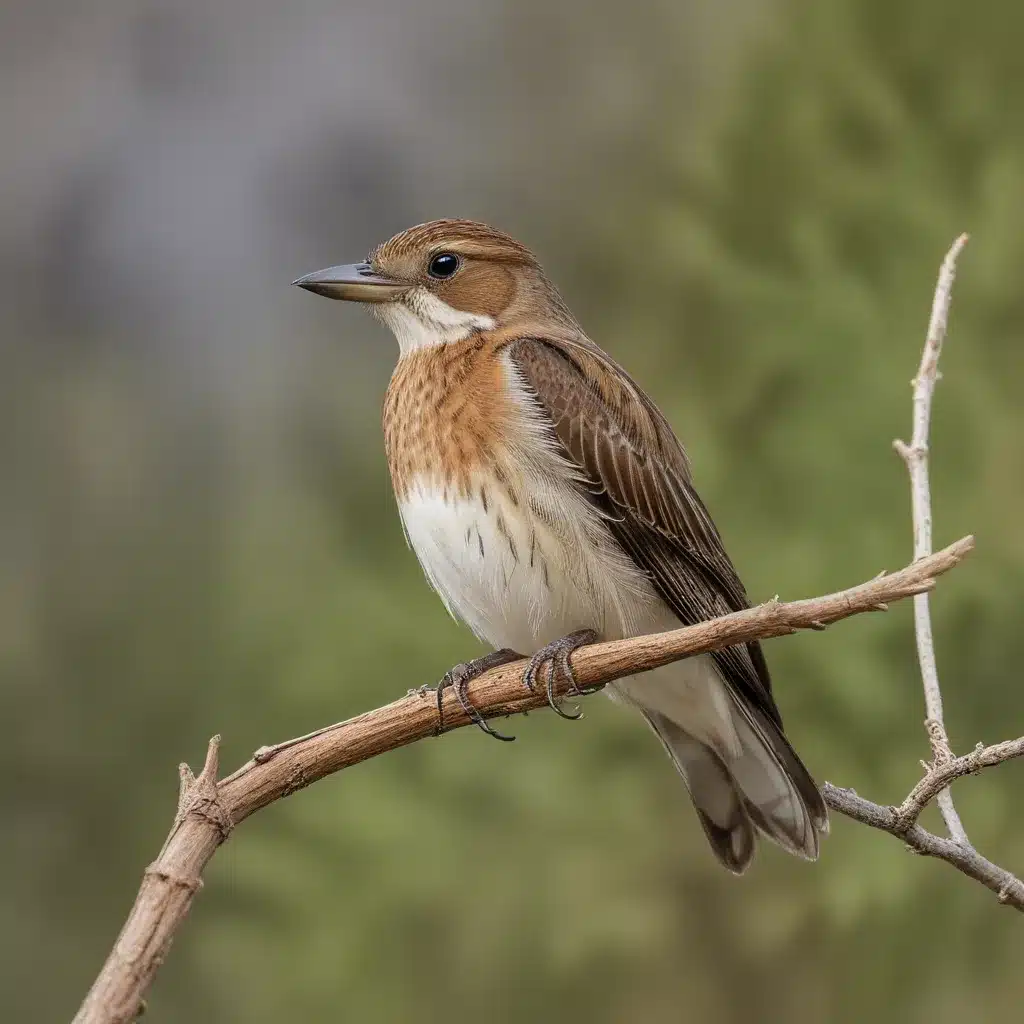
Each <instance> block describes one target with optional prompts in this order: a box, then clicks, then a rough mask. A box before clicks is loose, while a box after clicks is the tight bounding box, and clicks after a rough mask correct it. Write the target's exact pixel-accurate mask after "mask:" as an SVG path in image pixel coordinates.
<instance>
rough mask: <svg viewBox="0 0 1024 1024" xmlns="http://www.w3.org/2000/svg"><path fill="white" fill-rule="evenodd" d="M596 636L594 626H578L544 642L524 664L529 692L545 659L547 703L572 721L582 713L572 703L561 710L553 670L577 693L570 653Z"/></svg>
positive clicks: (578, 691)
mask: <svg viewBox="0 0 1024 1024" xmlns="http://www.w3.org/2000/svg"><path fill="white" fill-rule="evenodd" d="M596 639H597V634H596V633H595V632H594V630H592V629H579V630H577V631H576V632H575V633H569V634H568V635H567V636H563V637H561V638H560V639H558V640H554V641H553V642H552V643H550V644H545V646H543V647H542V648H541V649H540V650H539V651H537V653H536V654H534V655H533V657H532V658H530V663H529V665H527V666H526V671H525V672H524V673H523V683H524V685H525V686H526V687H527V689H528V690H530V692H531V693H536V692H537V681H538V678H539V676H540V672H541V670H542V668H543V666H544V665H545V663H547V664H548V665H549V668H548V676H547V685H546V687H545V690H546V692H547V698H548V705H549V706H550V708H551V710H552V711H554V712H555V713H556V714H557V715H559V716H560V717H562V718H568V719H569V720H571V721H576V720H577V719H579V718H582V717H583V712H582V711H581V710H580V709H579V707H578V706H577V707H574V708H573V710H572V711H565V710H563V708H562V707H561V705H560V704H559V701H558V697H557V696H556V694H555V679H556V678H557V675H556V673H561V674H562V677H563V678H564V679H565V680H566V681H567V682H568V684H569V693H572V694H579V693H581V690H580V688H579V683H578V681H577V679H576V671H575V669H574V668H573V667H572V655H573V652H575V651H577V650H578V649H579V648H580V647H586V645H587V644H592V643H593V642H594V641H595V640H596Z"/></svg>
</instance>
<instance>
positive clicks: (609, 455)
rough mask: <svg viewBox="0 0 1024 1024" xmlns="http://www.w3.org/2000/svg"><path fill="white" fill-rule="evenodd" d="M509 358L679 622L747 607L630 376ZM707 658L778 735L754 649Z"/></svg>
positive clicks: (548, 346)
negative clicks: (767, 720)
mask: <svg viewBox="0 0 1024 1024" xmlns="http://www.w3.org/2000/svg"><path fill="white" fill-rule="evenodd" d="M508 351H509V354H510V356H511V358H512V360H513V362H514V364H515V365H516V366H517V367H518V369H519V371H520V372H521V373H522V374H523V377H524V378H525V380H526V382H527V384H528V385H529V386H530V388H531V389H532V390H533V392H534V393H535V395H536V398H537V401H538V402H539V404H540V406H541V408H542V409H543V411H544V412H545V414H546V415H547V416H548V417H550V419H551V422H552V425H553V427H554V431H555V435H556V436H557V438H558V439H559V441H561V443H562V445H563V446H564V448H565V450H566V454H567V455H568V456H569V457H570V458H571V460H572V462H573V463H575V464H576V466H577V467H578V468H579V469H580V471H581V473H582V483H583V485H584V486H585V488H586V490H587V492H588V493H589V495H590V496H591V499H592V500H593V501H594V503H595V505H597V507H598V508H599V509H600V510H601V511H602V513H604V514H605V516H606V517H607V519H608V520H609V528H610V529H611V531H612V533H613V535H614V536H615V538H616V539H617V540H618V542H619V543H620V544H621V545H622V547H623V549H624V550H625V551H626V552H627V553H628V554H629V555H630V557H631V558H632V559H633V561H634V562H635V563H636V564H637V565H639V566H640V567H641V568H643V569H644V570H645V571H646V572H647V573H648V575H649V576H650V578H651V581H652V583H653V585H654V587H655V588H656V590H657V591H658V593H659V594H660V596H661V597H662V599H663V600H664V601H665V603H666V604H667V605H668V606H669V607H670V608H671V609H672V611H673V613H674V614H675V615H676V616H677V617H678V618H679V620H680V621H681V622H683V623H684V624H687V625H690V624H693V623H695V622H700V621H703V620H705V619H710V618H714V617H715V616H717V615H723V614H727V613H728V612H731V611H738V610H740V609H742V608H746V607H748V606H749V601H748V599H747V595H746V592H745V591H744V589H743V584H742V583H741V582H740V579H739V577H738V576H737V574H736V570H735V569H734V568H733V565H732V562H731V561H730V560H729V556H728V555H727V554H726V552H725V548H724V547H723V545H722V540H721V537H720V536H719V533H718V530H717V529H716V528H715V525H714V523H713V522H712V520H711V517H710V515H709V514H708V511H707V509H706V508H705V507H704V504H703V502H701V500H700V498H699V497H698V496H697V494H696V492H695V491H694V489H693V487H692V485H691V483H690V470H689V465H688V463H687V460H686V455H685V453H684V452H683V450H682V447H681V445H680V444H679V442H678V441H677V440H676V438H675V435H674V434H673V433H672V430H671V428H670V427H669V426H668V423H667V422H666V421H665V419H664V417H662V415H661V413H660V412H658V410H657V408H656V407H655V406H654V404H653V403H652V402H651V401H650V399H649V398H647V396H646V395H644V394H643V392H642V391H641V390H640V389H639V387H638V386H637V385H636V384H635V383H634V382H633V381H632V380H631V379H630V378H629V376H628V375H627V374H626V372H625V371H624V370H622V369H621V367H619V366H618V365H617V364H615V363H614V362H613V361H612V360H611V359H609V358H608V357H606V356H604V355H603V353H599V351H597V350H595V349H594V348H593V347H591V345H590V344H589V343H588V342H584V341H581V342H579V343H568V342H563V341H545V340H542V339H535V338H520V339H518V340H516V341H513V342H511V343H510V344H509V346H508ZM713 657H714V658H715V660H716V662H717V663H718V665H719V668H720V669H721V671H722V673H723V675H724V676H725V678H726V679H727V680H728V681H729V683H730V684H731V685H732V686H733V687H734V688H735V690H736V692H737V694H739V695H742V696H743V697H745V698H746V699H747V700H749V701H751V702H752V703H753V704H754V706H755V707H757V708H758V709H759V710H760V711H761V712H762V713H763V714H765V715H766V716H767V717H768V718H769V719H771V720H772V721H773V722H775V723H776V724H777V725H779V726H781V724H782V721H781V716H780V715H779V710H778V708H777V707H776V705H775V701H774V699H773V697H772V693H771V679H770V677H769V675H768V669H767V666H766V664H765V661H764V657H763V655H762V654H761V650H760V647H759V645H758V644H756V643H754V644H747V645H743V646H739V647H731V648H728V649H726V650H724V651H719V652H716V653H715V654H714V655H713Z"/></svg>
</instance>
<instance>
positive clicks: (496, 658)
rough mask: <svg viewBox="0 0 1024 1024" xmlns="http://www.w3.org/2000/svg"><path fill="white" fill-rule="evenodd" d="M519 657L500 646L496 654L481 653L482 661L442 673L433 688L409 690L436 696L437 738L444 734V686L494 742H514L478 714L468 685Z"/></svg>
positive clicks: (521, 657)
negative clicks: (489, 671)
mask: <svg viewBox="0 0 1024 1024" xmlns="http://www.w3.org/2000/svg"><path fill="white" fill-rule="evenodd" d="M522 659H523V655H522V654H519V652H518V651H513V650H512V649H511V648H509V647H503V648H502V649H501V650H500V651H492V652H491V653H490V654H485V655H484V656H483V657H482V658H474V659H473V660H472V661H464V662H460V663H459V664H458V665H456V666H455V667H454V668H451V669H449V670H448V671H447V672H445V674H444V676H443V677H442V679H441V682H439V683H438V684H437V686H436V688H433V687H429V686H421V687H420V688H419V690H412V691H410V692H411V693H419V694H420V696H422V697H425V696H426V695H427V693H429V692H430V691H431V689H433V690H434V692H435V693H436V694H437V735H438V736H440V735H441V733H442V732H444V691H445V690H447V689H448V687H454V689H455V696H456V697H458V698H459V703H460V704H461V705H462V710H463V711H465V712H466V714H467V715H469V717H470V719H471V720H472V721H473V722H474V723H475V724H476V725H478V726H479V727H480V728H481V729H482V730H483V731H484V732H485V733H487V735H488V736H493V737H494V738H495V739H496V740H505V741H506V742H508V741H511V740H514V739H515V736H505V735H504V734H503V733H500V732H498V731H497V729H494V728H492V727H491V725H490V724H489V723H488V721H487V719H486V718H484V716H483V715H481V714H480V712H479V711H477V709H476V708H475V707H473V702H472V701H471V700H470V699H469V684H470V683H471V682H472V681H473V680H474V679H476V678H477V676H481V675H483V674H484V673H485V672H486V671H487V670H488V669H492V668H497V667H498V666H499V665H507V664H509V662H512V661H522Z"/></svg>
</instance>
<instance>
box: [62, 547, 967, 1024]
mask: <svg viewBox="0 0 1024 1024" xmlns="http://www.w3.org/2000/svg"><path fill="white" fill-rule="evenodd" d="M973 547H974V538H973V537H964V538H962V539H961V540H959V541H957V542H956V543H955V544H951V545H950V546H949V547H948V548H945V549H944V550H942V551H939V552H937V553H936V554H934V555H931V556H930V557H928V558H924V559H920V560H918V561H915V562H913V563H912V564H910V565H908V566H907V567H906V568H904V569H901V570H900V571H899V572H895V573H892V574H890V575H888V576H879V577H875V578H874V579H873V580H870V581H869V582H867V583H862V584H861V585H860V586H857V587H852V588H851V589H849V590H844V591H840V592H838V593H835V594H828V595H826V596H824V597H816V598H811V599H809V600H805V601H792V602H788V603H787V602H782V601H779V600H778V599H777V598H776V599H774V600H772V601H768V602H767V603H766V604H762V605H759V606H758V607H756V608H749V609H747V610H746V611H741V612H735V613H734V614H732V615H725V616H723V617H722V618H718V619H712V620H710V621H708V622H701V623H698V624H697V625H695V626H687V627H684V628H682V629H674V630H670V631H669V632H666V633H656V634H653V635H651V636H639V637H633V638H632V639H628V640H616V641H613V642H610V643H602V644H593V645H592V646H589V647H583V648H581V649H580V650H579V651H577V652H576V653H575V654H574V655H573V667H574V668H575V670H576V676H577V678H578V681H579V682H580V683H581V684H582V685H583V686H584V687H585V688H587V689H591V690H592V689H598V688H600V687H602V686H604V685H605V684H606V683H609V682H611V681H613V680H615V679H620V678H622V677H623V676H627V675H634V674H636V673H638V672H646V671H649V670H651V669H654V668H658V667H659V666H661V665H667V664H669V663H670V662H673V661H677V660H679V659H680V658H684V657H687V656H690V655H695V654H703V653H705V652H708V651H715V650H720V649H721V648H723V647H731V646H733V645H734V644H737V643H746V642H748V641H751V640H764V639H767V638H769V637H775V636H784V635H786V634H789V633H795V632H797V631H798V630H801V629H813V628H818V627H819V626H821V625H826V624H829V623H833V622H838V621H839V620H840V619H844V618H847V617H849V616H851V615H857V614H859V613H861V612H869V611H877V610H878V609H879V608H880V607H882V606H884V605H886V604H890V603H892V602H893V601H899V600H901V599H903V598H906V597H911V596H913V595H916V594H921V593H924V592H926V591H928V590H930V589H931V588H932V587H933V586H934V585H935V579H936V577H938V576H940V575H941V574H942V573H944V572H946V571H948V570H949V569H951V568H953V566H955V565H956V564H957V563H959V562H960V561H961V559H963V558H964V557H965V556H966V555H967V554H968V553H969V552H970V551H971V549H972V548H973ZM525 667H526V662H525V661H519V662H515V663H514V664H510V665H505V666H502V667H500V668H495V669H491V671H489V672H487V673H485V674H484V675H482V676H480V677H479V678H478V679H476V680H474V681H473V682H472V683H471V684H470V688H469V696H470V699H471V700H472V702H473V704H474V705H475V706H476V708H478V709H479V711H480V713H481V714H482V715H484V716H485V717H487V718H494V717H497V716H500V715H510V714H518V713H520V712H523V711H530V710H533V709H534V708H540V707H543V706H545V705H546V704H547V697H546V695H545V694H544V693H543V692H538V693H531V692H530V691H529V690H527V689H526V688H525V687H524V686H523V682H522V676H523V670H524V669H525ZM566 688H567V684H566V683H565V681H564V680H562V679H561V678H559V679H558V681H557V684H556V693H557V694H558V695H559V696H561V695H564V693H565V691H566ZM443 710H444V722H445V725H446V728H449V729H453V728H458V727H461V726H464V725H467V724H469V722H470V718H469V717H468V716H467V715H466V712H465V711H464V709H463V708H462V707H461V705H460V704H459V702H458V700H457V699H455V698H454V696H452V695H451V694H450V692H449V693H448V694H447V695H446V697H445V701H444V709H443ZM436 728H437V711H436V707H435V703H434V700H433V698H432V696H431V697H430V698H427V697H423V696H420V695H418V694H417V693H416V692H415V691H413V692H412V693H410V694H409V695H408V696H405V697H403V698H401V699H400V700H397V701H395V702H393V703H392V704H388V705H387V706H385V707H382V708H378V709H377V710H376V711H370V712H367V713H366V714H364V715H360V716H358V717H357V718H352V719H349V720H348V721H347V722H340V723H338V724H337V725H334V726H330V727H329V728H327V729H323V730H320V731H319V732H317V733H312V734H310V735H309V736H306V737H302V738H300V739H299V740H297V741H294V742H293V741H287V742H285V743H282V744H277V745H275V746H273V747H264V748H261V749H260V750H259V751H257V753H256V755H255V756H254V757H253V759H252V760H250V761H249V762H248V763H247V764H245V765H243V766H242V767H241V768H239V769H238V770H237V771H236V772H234V773H232V774H231V775H229V776H228V777H227V778H225V779H222V780H221V781H220V782H218V783H216V785H214V780H215V778H216V774H217V749H218V743H219V738H217V737H215V738H214V740H213V741H211V743H210V749H209V751H208V753H207V759H206V765H205V766H204V768H203V771H202V772H201V773H200V775H199V776H198V777H196V778H192V775H191V772H187V771H182V772H181V777H182V792H181V795H180V799H179V805H178V813H177V814H176V816H175V820H174V824H173V826H172V828H171V832H170V835H169V836H168V837H167V841H166V842H165V843H164V847H163V849H162V850H161V852H160V855H159V857H158V858H157V860H156V861H155V862H154V864H153V865H152V867H151V868H149V869H148V870H147V871H146V873H145V876H144V878H143V881H142V886H141V888H140V889H139V894H138V896H137V897H136V900H135V905H134V906H133V907H132V910H131V912H130V914H129V916H128V920H127V921H126V923H125V925H124V928H123V929H122V931H121V935H120V937H119V939H118V941H117V943H116V945H115V947H114V949H113V951H112V952H111V954H110V956H109V957H108V959H107V962H106V964H105V965H104V966H103V969H102V971H101V972H100V974H99V977H98V978H97V979H96V982H95V984H94V985H93V988H92V990H91V991H90V993H89V995H88V996H87V997H86V1000H85V1002H84V1003H83V1004H82V1007H81V1009H80V1010H79V1012H78V1015H77V1016H76V1017H75V1022H76V1024H128V1022H129V1021H132V1020H133V1019H134V1018H135V1016H136V1015H137V1014H138V1013H139V1010H140V1007H141V1006H142V1001H143V999H144V997H145V994H146V991H147V990H148V988H149V985H150V983H151V982H152V980H153V977H154V975H155V974H156V971H157V968H158V967H159V966H160V963H161V962H162V960H163V958H164V956H165V954H166V952H167V949H168V947H169V945H170V941H171V937H172V936H173V935H174V934H175V932H176V931H177V929H178V928H179V927H180V925H181V924H182V922H183V921H184V919H185V917H186V915H187V914H188V911H189V908H190V907H191V905H192V900H193V898H194V897H195V895H196V893H197V892H198V891H199V888H200V886H201V884H202V882H201V876H202V872H203V869H204V868H205V867H206V865H207V863H208V862H209V860H210V858H211V857H212V856H213V855H214V853H215V852H216V850H217V848H218V847H219V846H220V844H221V843H223V842H224V840H225V839H226V838H227V837H228V835H229V834H230V833H231V830H232V828H233V827H234V826H235V825H236V824H237V823H239V822H241V821H243V820H244V819H245V818H247V817H249V815H250V814H253V813H255V812H256V811H258V810H260V808H263V807H266V806H267V805H268V804H271V803H273V802H274V801H275V800H279V799H281V798H282V797H285V796H288V795H289V794H291V793H294V792H295V791H296V790H298V789H302V788H303V787H304V786H308V785H310V784H311V783H313V782H316V781H317V780H318V779H322V778H324V777H325V776H327V775H331V774H333V773H334V772H337V771H339V770H341V769H342V768H347V767H349V766H350V765H354V764H358V763H359V762H360V761H365V760H366V759H367V758H370V757H375V756H377V755H378V754H383V753H386V752H387V751H389V750H395V749H397V748H398V747H402V746H405V745H406V744H409V743H413V742H415V741H416V740H421V739H425V738H426V737H429V736H433V735H435V731H436ZM916 827H917V826H912V827H911V829H910V830H909V832H908V834H911V833H913V829H914V828H916Z"/></svg>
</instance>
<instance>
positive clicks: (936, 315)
mask: <svg viewBox="0 0 1024 1024" xmlns="http://www.w3.org/2000/svg"><path fill="white" fill-rule="evenodd" d="M966 244H967V235H961V236H960V237H959V238H958V239H957V240H956V241H955V242H954V243H953V245H952V246H951V247H950V250H949V252H948V253H946V258H945V259H944V260H943V261H942V266H941V267H940V268H939V278H938V281H937V282H936V285H935V297H934V299H933V300H932V313H931V317H930V318H929V320H928V333H927V335H926V336H925V343H924V351H923V352H922V354H921V365H920V367H919V368H918V371H917V376H916V377H915V378H914V380H913V386H914V431H913V435H912V437H911V441H910V444H909V445H908V444H905V443H904V442H903V441H894V442H893V447H894V448H895V449H896V451H897V452H899V454H900V457H901V458H902V459H903V461H904V462H905V463H906V466H907V472H908V473H909V474H910V493H911V503H912V512H913V523H914V557H915V558H924V557H925V556H926V555H930V554H931V553H932V498H931V488H930V486H929V482H928V432H929V428H930V426H931V416H932V397H933V395H934V394H935V384H936V382H937V380H938V378H939V355H940V354H941V353H942V343H943V341H944V340H945V338H946V326H947V324H948V322H949V305H950V302H951V301H952V298H953V281H954V279H955V277H956V261H957V259H958V258H959V256H960V253H961V251H962V250H963V248H964V246H965V245H966ZM914 633H915V636H916V637H917V657H918V661H919V662H920V665H921V680H922V683H923V684H924V700H925V713H926V715H927V718H926V720H925V728H926V729H927V730H928V739H929V741H930V743H931V747H932V764H933V765H934V766H936V767H938V766H939V765H941V764H942V763H943V762H944V761H948V760H949V759H950V758H951V757H952V756H953V752H952V750H951V749H950V746H949V738H948V736H947V735H946V726H945V721H944V719H943V715H942V691H941V690H940V689H939V672H938V668H937V667H936V664H935V644H934V641H933V639H932V620H931V612H930V610H929V605H928V595H927V594H919V595H918V596H917V597H915V598H914ZM937 803H938V805H939V810H940V812H941V813H942V819H943V821H945V823H946V828H947V829H948V830H949V834H950V836H951V837H952V838H953V839H954V840H955V841H956V842H958V843H964V844H966V843H967V842H968V839H967V832H966V831H965V830H964V826H963V823H962V822H961V821H960V815H959V814H957V812H956V808H955V807H954V806H953V795H952V794H951V793H950V791H949V790H948V789H943V790H942V791H941V792H940V793H939V795H938V800H937Z"/></svg>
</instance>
